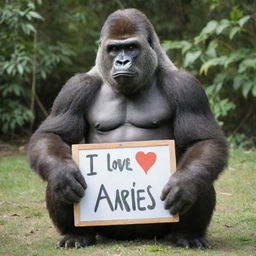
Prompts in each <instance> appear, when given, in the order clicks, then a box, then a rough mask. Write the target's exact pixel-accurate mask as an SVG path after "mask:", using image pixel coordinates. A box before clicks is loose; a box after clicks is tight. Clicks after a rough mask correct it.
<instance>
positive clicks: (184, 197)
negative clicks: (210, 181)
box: [161, 171, 199, 215]
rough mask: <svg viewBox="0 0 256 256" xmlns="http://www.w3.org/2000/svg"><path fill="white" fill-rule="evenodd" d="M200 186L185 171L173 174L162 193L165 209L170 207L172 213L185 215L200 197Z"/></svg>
mask: <svg viewBox="0 0 256 256" xmlns="http://www.w3.org/2000/svg"><path fill="white" fill-rule="evenodd" d="M198 193H199V192H198V186H197V184H196V183H195V182H193V180H192V179H191V177H190V175H188V174H187V173H185V172H182V171H181V172H179V171H178V172H176V173H175V174H173V175H172V176H171V177H170V179H169V181H168V182H167V184H166V185H165V187H164V188H163V191H162V194H161V200H162V201H165V209H169V211H170V213H171V214H172V215H175V214H177V213H179V214H180V215H183V214H184V213H186V212H187V211H188V210H189V209H190V208H191V206H192V205H193V204H194V203H195V201H196V199H197V198H198Z"/></svg>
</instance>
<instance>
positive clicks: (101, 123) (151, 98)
mask: <svg viewBox="0 0 256 256" xmlns="http://www.w3.org/2000/svg"><path fill="white" fill-rule="evenodd" d="M171 112H172V111H171V109H170V107H169V104H168V102H167V100H166V98H165V97H164V96H163V95H162V93H161V92H160V91H159V90H158V89H157V87H155V86H152V87H151V88H149V89H148V90H145V91H141V92H140V93H137V94H136V95H133V96H130V97H125V96H123V95H120V94H118V93H116V92H114V91H113V90H112V89H111V88H109V87H108V86H102V88H101V90H100V92H99V93H98V95H97V96H96V98H95V100H94V101H93V104H92V105H91V107H90V109H89V113H88V115H87V117H86V119H87V123H89V126H90V127H91V128H94V129H96V130H98V131H111V130H115V129H118V128H121V127H122V126H130V127H134V128H142V129H156V128H160V127H163V126H165V125H166V123H167V122H168V121H170V119H171V115H172V113H171ZM169 125H170V123H169Z"/></svg>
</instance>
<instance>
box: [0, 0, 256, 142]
mask: <svg viewBox="0 0 256 256" xmlns="http://www.w3.org/2000/svg"><path fill="white" fill-rule="evenodd" d="M0 5H1V6H0V27H1V29H0V104H1V105H0V135H2V133H3V132H5V133H7V134H8V135H9V134H10V133H16V134H19V133H20V132H21V131H23V130H25V131H27V130H28V128H29V129H35V128H36V127H37V126H38V124H39V123H40V122H41V121H42V119H44V118H45V116H46V115H47V112H48V110H49V109H50V107H51V105H52V102H53V100H54V98H55V97H56V95H57V93H58V91H59V90H60V88H61V86H62V85H63V84H64V83H65V82H66V80H67V79H68V78H70V77H71V76H72V75H73V74H74V73H77V72H85V71H87V70H89V69H90V68H91V67H92V66H93V65H94V62H95V56H96V51H97V41H98V38H99V33H100V28H101V26H102V24H103V22H104V20H105V19H106V17H107V16H108V15H109V14H110V13H111V12H113V11H115V10H116V9H118V8H131V7H132V8H138V9H140V10H141V11H143V12H144V13H145V14H146V15H147V16H148V17H149V19H150V21H151V22H152V24H153V25H154V27H155V29H156V32H157V34H158V35H159V38H160V40H166V41H164V46H165V47H166V49H167V50H168V54H170V56H171V59H172V60H173V61H174V62H175V63H176V64H177V65H178V66H179V67H184V68H186V69H188V70H189V71H192V72H193V73H194V74H195V75H196V76H197V77H198V78H199V79H200V81H202V83H203V85H204V87H205V89H206V92H207V94H208V95H209V98H210V104H211V107H212V109H213V112H214V114H215V116H216V118H217V119H218V121H219V122H220V123H221V124H222V125H223V129H224V131H225V132H226V133H227V134H228V135H230V134H232V136H233V135H234V134H235V133H241V134H245V135H246V138H247V139H248V138H250V139H252V140H253V143H254V144H255V143H256V138H255V125H256V112H255V109H254V108H255V104H256V97H255V94H256V89H255V84H256V83H255V76H256V74H255V72H256V71H255V66H256V65H255V49H256V15H255V9H256V1H251V0H244V1H240V0H228V1H220V0H198V1H196V4H195V1H191V0H179V1H174V0H171V1H170V0H162V1H157V0H148V1H147V4H146V5H145V1H144V0H126V1H119V0H114V1H105V0H98V1H97V4H95V1H94V0H87V1H74V0H55V1H51V0H15V1H12V0H5V1H2V2H0ZM170 10H171V15H170ZM202 28H203V29H202ZM196 35H197V36H196ZM10 39H11V40H10ZM174 40H178V41H174ZM33 117H34V119H33ZM33 120H34V121H33ZM29 124H30V125H29ZM235 141H238V140H237V139H236V140H235ZM253 143H252V144H253Z"/></svg>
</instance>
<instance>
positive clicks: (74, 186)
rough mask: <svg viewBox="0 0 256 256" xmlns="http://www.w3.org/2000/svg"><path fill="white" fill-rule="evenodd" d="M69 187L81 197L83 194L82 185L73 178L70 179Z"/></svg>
mask: <svg viewBox="0 0 256 256" xmlns="http://www.w3.org/2000/svg"><path fill="white" fill-rule="evenodd" d="M70 186H71V189H72V190H73V191H74V192H75V193H76V194H77V195H78V196H79V197H80V198H81V197H83V196H84V191H85V189H84V187H83V186H82V185H81V183H79V182H78V181H77V180H76V179H75V178H72V179H71V180H70Z"/></svg>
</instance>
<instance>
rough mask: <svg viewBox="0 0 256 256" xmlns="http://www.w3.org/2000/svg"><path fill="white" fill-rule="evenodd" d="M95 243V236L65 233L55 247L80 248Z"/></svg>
mask: <svg viewBox="0 0 256 256" xmlns="http://www.w3.org/2000/svg"><path fill="white" fill-rule="evenodd" d="M95 243H96V239H95V236H88V235H65V236H64V238H63V239H61V240H60V241H58V243H57V245H56V246H57V248H80V247H86V246H90V245H94V244H95Z"/></svg>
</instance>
